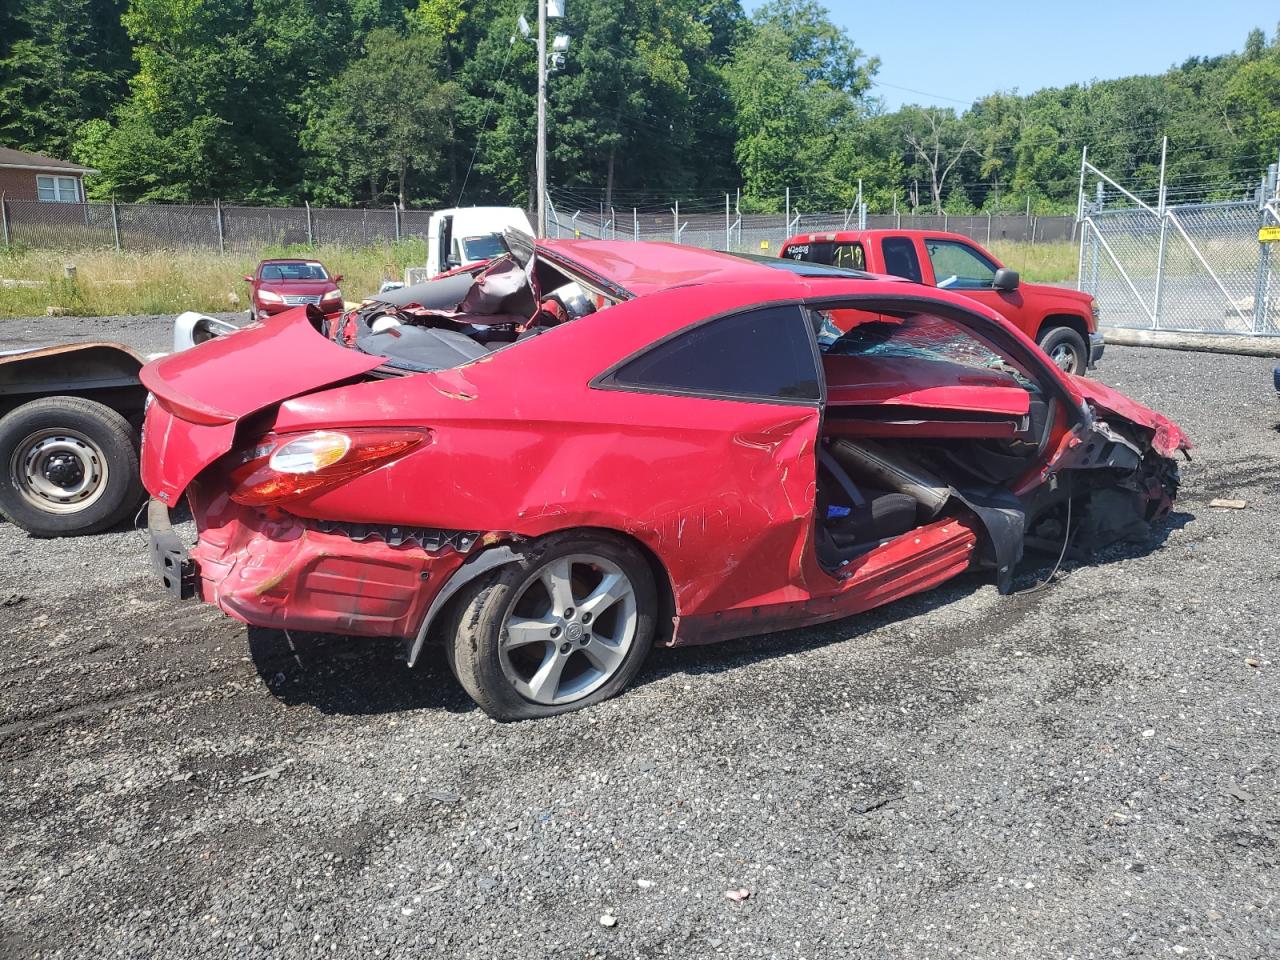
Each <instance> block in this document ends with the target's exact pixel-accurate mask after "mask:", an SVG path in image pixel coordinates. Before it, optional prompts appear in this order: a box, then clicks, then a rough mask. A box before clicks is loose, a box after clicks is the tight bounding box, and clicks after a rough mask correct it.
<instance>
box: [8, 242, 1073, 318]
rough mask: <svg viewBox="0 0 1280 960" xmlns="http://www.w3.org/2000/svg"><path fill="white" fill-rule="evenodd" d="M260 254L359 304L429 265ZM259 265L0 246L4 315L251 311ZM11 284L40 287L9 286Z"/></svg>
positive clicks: (393, 254)
mask: <svg viewBox="0 0 1280 960" xmlns="http://www.w3.org/2000/svg"><path fill="white" fill-rule="evenodd" d="M991 249H992V252H993V253H994V254H995V255H996V256H997V257H999V258H1000V260H1001V261H1002V262H1004V263H1005V264H1006V265H1007V266H1010V267H1012V268H1013V269H1014V270H1017V271H1018V272H1019V273H1020V274H1021V275H1022V278H1023V279H1024V280H1028V281H1033V282H1037V281H1038V282H1042V283H1043V282H1055V281H1056V282H1061V281H1066V280H1072V279H1074V278H1075V275H1076V263H1077V250H1076V247H1075V246H1074V245H1072V244H1069V243H1037V244H1027V243H1009V242H1006V241H997V242H995V243H993V244H992V245H991ZM261 256H263V257H277V256H304V257H310V258H314V259H316V260H319V261H320V262H321V263H323V264H324V265H325V266H326V267H328V268H329V270H330V271H331V272H333V273H340V274H342V275H343V280H342V291H343V293H344V294H345V296H346V298H347V299H348V300H359V299H360V298H362V297H365V296H368V295H369V294H371V293H374V292H376V291H377V289H378V287H379V285H380V284H381V283H382V281H383V280H384V279H387V278H393V279H400V278H402V277H403V276H404V268H405V267H406V266H411V265H420V264H424V263H425V262H426V259H427V252H426V244H425V243H424V242H423V241H421V240H406V241H402V242H400V243H394V244H388V245H385V246H381V247H361V248H350V247H316V248H314V249H312V248H307V247H302V248H272V249H268V250H264V251H263V252H262V254H261ZM258 259H259V258H258V257H256V256H248V255H239V254H222V255H220V254H216V253H209V252H207V251H197V250H182V251H153V252H149V253H143V252H132V251H125V252H122V253H117V252H115V251H113V250H97V251H80V252H76V253H59V252H57V251H50V250H23V249H21V248H18V247H12V248H8V249H6V248H3V247H0V317H30V316H39V315H42V314H43V313H44V312H45V310H46V308H48V307H62V308H64V309H66V310H68V311H70V312H71V313H72V314H74V315H77V316H113V315H117V314H176V313H180V312H182V311H183V310H199V311H201V312H202V313H219V312H231V311H236V310H246V309H248V306H249V304H248V292H249V290H248V288H249V285H248V284H247V283H245V282H244V279H243V278H244V275H245V274H248V273H252V272H253V268H254V267H255V266H256V265H257V262H258ZM65 264H74V265H75V268H76V275H75V279H74V280H67V279H65V278H64V276H63V267H64V265H65ZM5 280H19V281H35V282H34V283H32V284H30V285H25V284H24V285H17V286H10V285H6V284H4V283H3V281H5Z"/></svg>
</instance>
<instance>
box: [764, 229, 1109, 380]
mask: <svg viewBox="0 0 1280 960" xmlns="http://www.w3.org/2000/svg"><path fill="white" fill-rule="evenodd" d="M781 255H782V256H784V257H789V258H791V259H792V260H808V261H810V262H814V263H826V264H832V265H834V266H837V267H851V268H853V269H855V270H865V271H867V272H868V273H880V274H889V275H892V276H897V277H905V278H906V279H908V280H914V281H915V282H916V283H926V284H928V285H929V286H933V287H941V288H943V289H946V290H954V291H955V292H956V293H960V294H963V295H964V296H966V297H972V298H973V299H974V300H977V301H978V302H979V303H985V304H986V305H987V306H989V307H991V308H992V309H994V310H995V311H996V312H998V313H999V314H1001V315H1002V316H1003V317H1004V318H1005V319H1006V320H1008V321H1009V322H1010V323H1012V324H1013V325H1014V326H1016V327H1017V328H1018V329H1019V330H1021V331H1022V332H1023V333H1025V334H1026V335H1027V336H1029V337H1030V338H1031V339H1032V340H1035V341H1036V343H1038V344H1040V349H1042V350H1043V351H1044V352H1045V353H1047V354H1048V355H1049V356H1050V358H1051V359H1052V360H1053V361H1054V363H1056V364H1057V365H1058V366H1059V367H1061V368H1062V369H1063V370H1065V371H1067V372H1068V373H1077V374H1082V373H1084V372H1085V370H1086V369H1087V368H1088V367H1091V366H1093V365H1094V364H1095V363H1097V362H1098V360H1099V359H1101V357H1102V335H1101V334H1100V333H1099V332H1098V305H1097V302H1096V301H1095V300H1094V299H1093V297H1091V296H1089V295H1088V294H1087V293H1080V292H1078V291H1075V290H1067V289H1064V288H1062V287H1049V286H1045V285H1043V284H1038V283H1022V282H1021V281H1020V280H1019V279H1018V274H1017V272H1016V271H1014V270H1010V269H1009V268H1008V267H1006V266H1004V264H1002V263H1001V262H1000V261H999V260H997V259H996V258H995V257H993V256H992V255H991V254H990V253H988V252H987V251H986V250H984V249H983V248H982V247H980V246H978V244H976V243H974V242H973V241H972V240H970V239H969V238H968V237H963V236H961V235H960V234H957V233H943V232H941V231H933V230H842V231H838V232H834V233H802V234H799V235H797V236H794V237H792V238H791V239H789V240H788V241H787V242H786V243H784V244H783V245H782V254H781Z"/></svg>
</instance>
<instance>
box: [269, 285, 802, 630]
mask: <svg viewBox="0 0 1280 960" xmlns="http://www.w3.org/2000/svg"><path fill="white" fill-rule="evenodd" d="M767 286H768V289H767V290H760V291H751V290H749V289H741V288H740V287H739V286H738V285H734V287H733V288H732V293H731V295H729V296H726V295H725V291H726V290H728V289H729V288H728V287H722V288H720V292H719V293H717V294H714V295H711V294H708V293H707V292H706V291H703V292H702V293H690V292H688V291H683V292H677V291H669V292H667V293H664V294H654V295H652V296H650V297H646V298H645V299H644V300H640V301H632V302H630V303H624V304H620V305H618V306H615V307H612V308H610V309H609V310H606V311H603V312H601V313H599V314H596V315H593V316H591V317H588V318H584V319H582V320H578V321H575V322H574V323H572V324H568V325H565V326H562V327H558V328H554V329H552V330H549V331H547V332H546V333H543V334H541V335H540V336H538V337H536V338H534V339H533V340H530V341H526V342H524V343H520V344H517V345H514V346H512V347H509V348H507V349H506V350H504V351H499V352H497V353H495V354H491V355H490V356H489V357H487V358H485V359H483V360H481V361H478V362H476V363H472V364H469V365H467V366H465V367H462V368H459V369H458V370H455V371H447V372H442V373H439V374H426V375H419V376H412V377H406V378H400V379H395V380H387V381H380V382H370V383H364V384H358V385H354V386H350V387H343V388H339V389H335V390H329V391H324V392H321V393H316V394H311V395H308V396H305V397H300V398H298V399H295V400H292V401H289V402H287V403H285V404H283V405H282V407H281V409H280V412H279V415H278V417H277V420H276V430H277V431H278V432H289V431H294V430H302V429H309V428H313V427H316V426H338V427H341V426H360V425H379V426H391V425H397V424H398V425H406V426H426V427H428V428H430V429H431V431H432V440H431V442H430V443H429V444H427V445H425V446H423V447H420V448H418V449H417V450H415V451H414V452H413V453H411V454H410V455H408V456H407V457H405V458H404V459H402V460H400V461H397V462H396V463H393V464H390V465H388V466H386V467H384V468H382V469H380V470H377V471H374V472H373V473H370V474H368V475H366V476H364V477H361V478H359V479H358V480H355V481H353V482H351V483H349V484H347V485H345V486H343V487H342V488H340V489H338V490H335V491H332V492H329V493H326V494H323V495H321V496H318V497H315V498H313V499H312V500H310V501H306V502H303V503H300V504H299V505H297V506H296V507H293V508H291V509H292V510H293V511H294V512H297V513H300V514H302V515H309V516H316V517H325V518H333V519H341V520H346V521H351V522H364V523H395V524H403V525H414V526H426V527H443V528H448V529H461V530H474V531H478V532H483V533H490V532H493V533H507V534H517V535H521V536H528V537H535V536H540V535H543V534H547V533H551V532H554V531H557V530H564V529H570V528H580V527H600V528H607V529H611V530H617V531H620V532H622V533H626V534H628V535H631V536H634V537H635V538H636V539H638V540H639V541H640V542H641V543H643V544H644V545H645V546H646V547H648V548H649V549H650V550H652V551H653V553H655V554H656V555H657V556H658V558H659V559H660V560H661V561H662V563H663V565H664V566H665V567H666V569H667V571H668V573H669V574H670V577H671V581H672V584H673V587H674V589H675V591H676V599H677V607H678V609H679V610H680V611H681V613H682V614H690V613H697V612H699V611H703V610H721V609H729V608H732V607H735V606H742V605H756V604H766V605H767V604H769V603H772V602H781V601H782V600H792V599H796V598H798V597H800V596H801V595H802V594H801V591H800V586H799V580H800V579H801V570H802V564H801V560H802V554H803V549H804V544H805V543H806V542H807V537H808V529H809V524H810V522H811V519H812V511H813V499H814V476H813V474H814V469H815V468H814V457H813V445H814V443H815V442H816V437H817V428H818V421H819V410H818V407H817V405H816V404H813V405H809V406H802V405H798V404H771V403H754V402H744V401H736V400H720V399H706V398H695V397H684V396H668V395H662V394H653V393H635V392H629V391H623V390H613V389H598V388H593V387H591V386H590V381H591V380H592V379H593V378H594V377H595V376H597V375H598V374H600V373H601V372H603V371H604V370H606V369H607V368H609V367H610V366H612V365H613V364H614V363H616V362H618V361H620V360H622V359H624V358H625V357H627V356H629V355H631V354H632V353H633V352H635V351H636V350H638V349H640V348H641V347H643V346H647V345H648V344H649V343H651V342H652V341H653V340H655V339H658V338H660V337H661V336H663V335H664V334H665V333H667V332H669V331H671V330H673V329H678V328H679V327H680V326H682V325H683V324H684V322H685V320H686V319H701V318H702V317H704V316H706V315H707V314H710V313H715V312H719V311H721V310H724V309H726V307H732V306H733V305H734V304H741V305H750V304H753V303H755V302H758V299H757V298H759V299H768V295H769V294H771V293H772V294H774V295H775V296H776V293H777V287H776V286H775V285H767ZM797 286H798V285H796V284H794V283H791V284H788V288H789V289H790V290H791V291H792V292H793V293H794V292H796V288H797Z"/></svg>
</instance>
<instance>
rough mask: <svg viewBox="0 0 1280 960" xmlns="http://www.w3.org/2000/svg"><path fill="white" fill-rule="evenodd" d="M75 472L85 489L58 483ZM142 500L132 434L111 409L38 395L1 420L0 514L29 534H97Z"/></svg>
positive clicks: (79, 400) (135, 436) (135, 439)
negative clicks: (37, 397) (83, 491)
mask: <svg viewBox="0 0 1280 960" xmlns="http://www.w3.org/2000/svg"><path fill="white" fill-rule="evenodd" d="M41 465H43V469H42V466H41ZM58 471H61V472H58ZM76 471H79V476H80V477H81V479H84V480H85V481H86V483H87V484H88V487H89V488H91V489H88V492H85V493H83V494H81V493H80V492H79V488H78V486H77V485H75V484H71V485H68V486H62V487H59V486H58V481H59V480H63V479H70V478H74V477H75V476H76ZM95 476H96V477H97V478H98V479H97V480H96V481H95V480H94V479H93V478H94V477H95ZM54 478H57V479H54ZM86 478H87V479H86ZM55 488H57V489H56V490H55ZM60 494H66V496H65V498H64V499H62V500H59V498H58V497H59V495H60ZM142 497H143V492H142V479H141V477H140V476H139V475H138V434H137V432H136V431H135V430H134V429H133V427H132V426H130V425H129V421H127V420H126V419H125V418H124V417H122V416H121V415H120V414H119V413H117V412H116V411H115V410H112V409H111V408H110V407H106V406H103V405H102V404H100V403H95V402H94V401H92V400H86V399H84V398H83V397H44V398H42V399H40V400H32V401H31V402H30V403H25V404H23V405H22V406H20V407H18V408H16V409H14V410H10V411H9V412H8V413H7V414H5V416H4V417H3V418H0V513H3V514H4V516H5V517H6V518H8V519H9V520H10V521H11V522H12V523H15V524H17V525H18V526H19V527H22V529H24V530H26V531H28V532H29V533H32V534H34V535H36V536H38V537H64V536H71V535H76V534H84V533H96V532H97V531H99V530H105V529H106V528H108V527H111V526H114V525H115V524H117V523H119V522H120V521H121V520H123V519H124V518H125V517H127V516H129V514H130V513H131V512H132V511H134V510H136V509H137V508H138V506H139V505H140V504H141V503H142Z"/></svg>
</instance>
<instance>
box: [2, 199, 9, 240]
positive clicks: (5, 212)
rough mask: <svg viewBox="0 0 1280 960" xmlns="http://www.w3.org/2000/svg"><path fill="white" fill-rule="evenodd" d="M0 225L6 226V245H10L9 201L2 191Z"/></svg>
mask: <svg viewBox="0 0 1280 960" xmlns="http://www.w3.org/2000/svg"><path fill="white" fill-rule="evenodd" d="M0 226H3V227H4V245H5V246H6V247H7V246H9V201H8V199H6V197H5V195H4V194H3V193H0Z"/></svg>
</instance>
